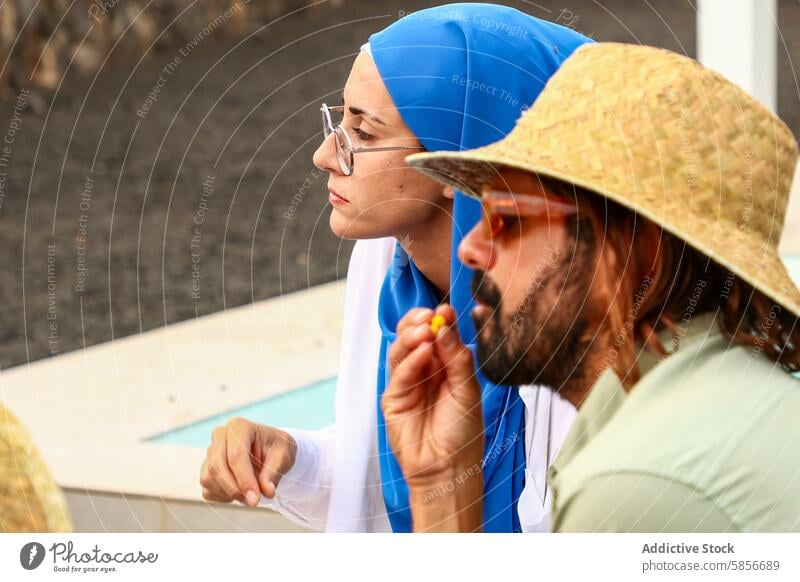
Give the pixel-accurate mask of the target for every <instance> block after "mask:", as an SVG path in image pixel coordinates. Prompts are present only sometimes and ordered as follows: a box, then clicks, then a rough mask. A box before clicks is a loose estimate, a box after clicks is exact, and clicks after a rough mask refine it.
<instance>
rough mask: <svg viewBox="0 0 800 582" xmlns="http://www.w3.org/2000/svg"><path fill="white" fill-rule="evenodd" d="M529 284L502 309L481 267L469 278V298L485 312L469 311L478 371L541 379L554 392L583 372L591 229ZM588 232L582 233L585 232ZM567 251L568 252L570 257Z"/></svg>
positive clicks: (501, 378)
mask: <svg viewBox="0 0 800 582" xmlns="http://www.w3.org/2000/svg"><path fill="white" fill-rule="evenodd" d="M581 230H583V232H582V233H581V235H583V236H581V237H580V238H581V239H590V240H579V241H576V244H575V245H574V246H573V249H574V254H573V253H567V254H566V256H564V257H562V258H561V259H560V260H558V261H557V262H554V263H553V264H551V265H548V267H547V269H546V271H545V272H542V273H541V275H540V276H535V277H534V280H533V281H531V282H530V283H529V287H528V292H527V293H526V296H525V299H524V300H523V301H522V302H521V303H520V305H519V306H518V307H517V308H516V309H515V310H514V312H513V313H510V314H503V310H502V296H501V294H500V291H499V289H498V288H497V285H496V284H495V283H494V282H493V281H492V280H491V279H489V278H488V277H487V276H486V274H485V273H484V272H483V271H476V272H475V275H474V278H473V281H472V291H473V294H474V296H475V298H476V299H477V300H478V301H480V302H481V303H483V304H485V305H487V306H489V307H490V308H491V309H492V311H491V313H490V314H489V315H487V316H483V317H478V316H473V320H474V322H475V328H476V330H477V358H478V362H479V366H480V368H481V371H482V372H483V373H484V374H485V375H486V377H487V378H489V380H491V381H492V382H494V383H496V384H509V385H525V384H544V385H546V386H549V387H551V388H553V389H555V390H557V391H559V390H561V389H562V388H563V387H564V386H565V385H566V384H567V383H573V382H575V381H578V380H581V379H582V378H583V376H584V366H583V365H582V364H583V360H584V358H585V357H586V354H587V352H588V349H589V347H590V344H591V333H588V332H589V321H588V319H587V317H586V316H585V314H586V313H587V312H588V311H589V309H588V308H586V307H585V305H586V304H588V301H589V297H588V291H589V290H588V286H587V284H586V283H587V282H588V281H590V280H591V273H592V261H591V252H589V251H590V249H591V248H592V247H593V245H592V244H591V240H593V239H594V236H593V233H592V232H591V229H589V228H584V229H581ZM587 231H588V233H587ZM571 255H572V256H571Z"/></svg>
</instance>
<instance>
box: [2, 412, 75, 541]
mask: <svg viewBox="0 0 800 582" xmlns="http://www.w3.org/2000/svg"><path fill="white" fill-rule="evenodd" d="M69 531H72V527H71V525H70V519H69V513H68V510H67V504H66V502H65V501H64V497H63V495H62V494H61V490H60V489H59V488H58V486H57V485H56V484H55V482H54V481H53V478H52V477H51V476H50V472H49V471H48V470H47V466H46V465H45V464H44V461H43V460H42V458H41V457H40V456H39V453H38V451H37V450H36V447H35V446H34V445H33V442H32V441H31V439H30V436H29V434H28V431H27V430H25V427H24V426H22V424H20V422H19V420H17V418H16V417H15V416H14V415H13V414H11V412H10V411H9V410H8V409H7V408H5V407H4V406H3V405H2V404H0V533H12V532H18V533H22V532H59V533H60V532H69Z"/></svg>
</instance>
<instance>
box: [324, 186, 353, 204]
mask: <svg viewBox="0 0 800 582" xmlns="http://www.w3.org/2000/svg"><path fill="white" fill-rule="evenodd" d="M328 202H330V203H331V204H333V205H334V206H341V205H342V204H350V201H349V200H348V199H347V198H345V197H343V196H340V195H339V194H337V193H336V192H335V191H334V190H330V189H329V190H328Z"/></svg>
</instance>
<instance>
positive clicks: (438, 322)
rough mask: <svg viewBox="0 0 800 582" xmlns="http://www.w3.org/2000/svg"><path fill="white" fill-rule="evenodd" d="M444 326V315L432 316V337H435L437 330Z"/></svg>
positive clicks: (445, 321) (445, 322)
mask: <svg viewBox="0 0 800 582" xmlns="http://www.w3.org/2000/svg"><path fill="white" fill-rule="evenodd" d="M446 324H447V320H446V319H445V318H444V315H439V314H438V313H437V314H436V315H434V316H433V319H431V332H432V333H433V335H436V333H437V332H438V331H439V329H441V328H442V327H443V326H444V325H446Z"/></svg>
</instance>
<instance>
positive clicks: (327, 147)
mask: <svg viewBox="0 0 800 582" xmlns="http://www.w3.org/2000/svg"><path fill="white" fill-rule="evenodd" d="M335 140H336V136H335V135H333V133H329V134H328V137H326V138H325V139H324V140H322V143H321V144H319V147H318V148H317V151H315V152H314V157H313V158H312V160H313V161H314V165H315V166H316V167H318V168H319V169H320V170H323V171H325V172H328V173H329V174H341V173H342V169H341V168H340V167H339V162H338V160H337V158H336V143H335Z"/></svg>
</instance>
